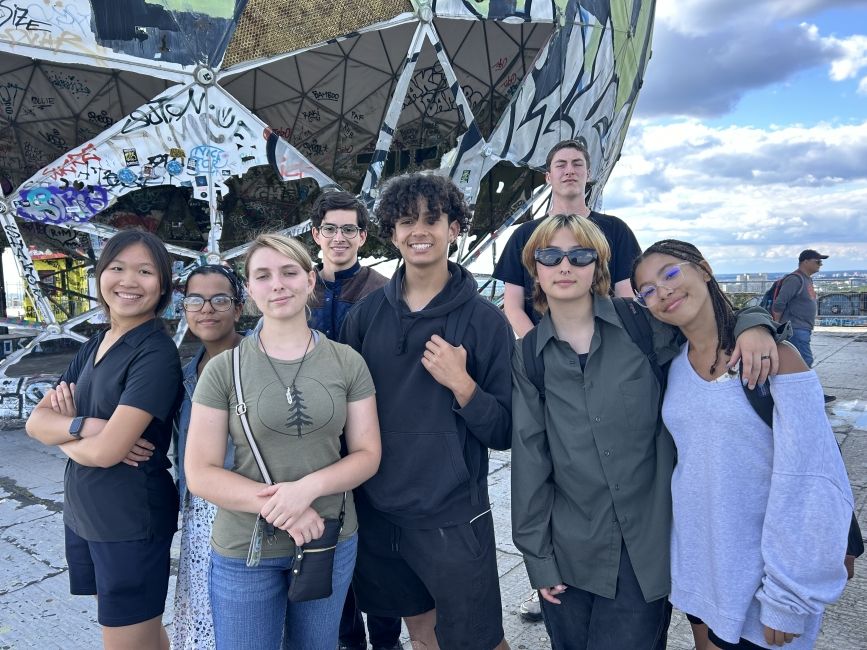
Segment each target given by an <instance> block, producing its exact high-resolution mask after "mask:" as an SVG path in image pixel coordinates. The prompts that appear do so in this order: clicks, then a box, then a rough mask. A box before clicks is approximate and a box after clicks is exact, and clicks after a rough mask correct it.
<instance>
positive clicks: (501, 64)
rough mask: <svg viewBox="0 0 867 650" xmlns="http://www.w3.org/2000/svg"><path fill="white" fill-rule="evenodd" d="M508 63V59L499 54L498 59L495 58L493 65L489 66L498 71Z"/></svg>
mask: <svg viewBox="0 0 867 650" xmlns="http://www.w3.org/2000/svg"><path fill="white" fill-rule="evenodd" d="M508 64H509V59H507V58H506V57H504V56H501V57H500V58H499V59H497V61H496V62H495V63H494V65H492V66H491V67H492V68H493V69H494V70H498V71H499V70H504V69H505V67H506V66H507V65H508Z"/></svg>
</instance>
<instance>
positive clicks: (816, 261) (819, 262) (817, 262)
mask: <svg viewBox="0 0 867 650" xmlns="http://www.w3.org/2000/svg"><path fill="white" fill-rule="evenodd" d="M813 261H814V262H815V263H816V264H818V265H819V266H822V260H813Z"/></svg>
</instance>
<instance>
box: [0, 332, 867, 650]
mask: <svg viewBox="0 0 867 650" xmlns="http://www.w3.org/2000/svg"><path fill="white" fill-rule="evenodd" d="M813 351H814V354H815V357H816V366H815V367H816V370H817V372H818V373H819V376H820V377H821V379H822V382H823V384H824V386H825V392H826V393H831V394H835V395H836V396H837V401H836V402H833V403H832V404H830V405H829V407H828V415H829V418H830V419H831V423H832V424H833V426H834V431H835V433H836V434H837V439H838V441H839V442H840V444H841V446H842V449H843V454H844V457H845V459H846V465H847V467H848V470H849V477H850V479H851V482H852V488H853V490H854V492H855V499H856V508H857V513H858V517H859V520H860V521H861V525H862V528H864V529H865V530H867V506H865V502H867V382H865V377H867V330H865V329H860V330H855V329H852V328H826V329H821V330H819V331H818V332H817V333H816V334H815V335H814V339H813ZM7 424H8V425H9V426H10V427H17V428H7V430H2V431H0V650H2V649H5V648H21V649H30V648H40V649H45V650H47V649H49V648H63V649H64V650H70V649H78V648H82V649H86V648H98V647H101V642H100V634H99V627H98V625H97V623H96V607H95V603H94V601H93V599H91V598H86V597H80V596H77V597H73V596H70V595H69V593H68V580H67V576H66V563H65V560H64V553H63V523H62V514H61V509H62V505H63V467H64V459H65V457H64V456H63V455H62V454H61V453H60V452H58V451H56V450H55V449H53V448H46V447H43V446H42V445H40V444H38V443H35V442H34V441H32V440H30V439H29V438H27V437H26V435H25V434H24V433H23V431H22V430H21V429H20V423H17V424H15V423H7ZM509 476H510V456H509V453H508V452H493V453H492V455H491V473H490V477H489V484H490V491H491V499H492V501H493V508H494V514H495V521H496V528H497V556H498V561H499V568H500V585H501V589H502V596H503V619H504V624H505V629H506V638H507V639H508V641H509V643H510V644H511V646H512V648H513V650H544V649H545V648H550V644H549V641H548V638H547V636H546V634H545V627H544V625H543V624H541V623H537V624H526V623H523V622H522V621H521V619H520V617H519V615H518V607H519V606H520V603H521V601H522V600H523V599H524V598H525V597H526V596H527V594H528V593H529V591H530V588H529V584H528V582H527V575H526V572H525V571H524V566H523V562H522V561H521V556H520V554H519V553H518V551H517V549H516V548H515V547H514V545H513V544H512V540H511V527H510V522H509ZM177 537H178V536H176V543H175V548H174V551H173V554H174V557H175V558H177ZM175 563H176V561H175ZM173 590H174V578H172V584H171V585H170V594H169V598H168V602H167V608H166V614H165V617H164V621H165V623H166V624H167V625H171V621H172V603H173ZM404 640H406V637H405V636H404ZM404 647H405V648H409V643H408V642H406V643H405V644H404ZM816 647H817V648H819V649H820V650H864V649H865V648H867V560H865V559H862V560H860V561H859V562H858V563H857V575H856V577H855V579H854V580H852V581H850V582H849V584H848V585H847V587H846V591H845V592H844V594H843V597H842V598H841V600H840V601H839V602H838V603H837V604H836V605H834V606H832V607H831V608H830V609H829V610H828V612H827V614H826V617H825V624H824V627H823V631H822V635H821V637H820V639H819V642H818V644H817V646H816ZM668 648H669V649H671V650H689V649H691V648H693V644H692V635H691V633H690V630H689V625H688V624H687V622H686V620H685V619H684V618H683V616H682V615H681V614H679V613H675V617H674V619H673V621H672V626H671V629H670V632H669V642H668ZM299 650H303V649H299ZM624 650H628V649H624Z"/></svg>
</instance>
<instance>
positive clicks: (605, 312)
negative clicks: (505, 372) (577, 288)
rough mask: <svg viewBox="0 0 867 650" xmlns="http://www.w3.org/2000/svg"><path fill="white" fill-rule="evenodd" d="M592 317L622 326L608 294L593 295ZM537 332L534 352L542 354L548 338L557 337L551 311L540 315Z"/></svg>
mask: <svg viewBox="0 0 867 650" xmlns="http://www.w3.org/2000/svg"><path fill="white" fill-rule="evenodd" d="M593 318H594V319H597V318H598V319H599V320H604V321H605V322H607V323H611V324H612V325H614V326H616V327H620V328H622V327H623V323H621V322H620V318H619V317H618V316H617V310H616V309H615V308H614V303H613V302H611V298H609V297H608V296H598V295H596V294H594V295H593ZM536 330H537V331H538V334H537V335H536V354H542V350H543V349H544V347H545V345H546V344H547V343H548V341H549V340H551V339H554V338H557V332H556V331H555V330H554V321H553V320H551V312H550V311H546V312H545V315H544V316H542V320H540V321H539V324H538V325H536Z"/></svg>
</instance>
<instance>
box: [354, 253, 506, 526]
mask: <svg viewBox="0 0 867 650" xmlns="http://www.w3.org/2000/svg"><path fill="white" fill-rule="evenodd" d="M404 271H405V269H404V268H403V267H401V268H400V269H398V271H397V273H395V274H394V277H392V279H391V280H390V281H389V283H388V284H387V285H386V286H384V287H382V288H381V289H377V290H376V291H374V292H373V293H371V294H370V295H368V296H367V297H366V298H364V299H363V300H362V301H361V302H359V303H357V304H356V305H355V306H354V307H353V308H352V310H351V311H350V312H349V314H348V315H347V316H346V320H345V321H344V324H343V329H342V331H341V337H340V339H341V341H343V342H345V343H347V344H349V345H351V346H352V347H353V348H355V349H356V350H357V351H358V352H360V353H361V355H362V356H363V357H364V360H365V361H366V362H367V366H368V368H370V373H371V375H372V376H373V382H374V384H375V385H376V403H377V409H378V411H379V426H380V430H381V432H382V462H381V463H380V465H379V471H378V472H377V474H376V475H375V476H374V477H373V478H371V479H370V480H368V481H367V482H366V483H364V484H363V485H362V486H361V492H362V495H363V498H366V499H367V501H368V502H369V503H370V504H371V505H372V506H373V507H374V508H376V509H377V510H379V511H380V512H382V513H383V514H384V515H385V516H386V517H387V518H388V519H390V520H391V521H393V522H394V523H395V524H398V525H400V526H405V527H407V528H420V529H427V528H439V527H445V526H453V525H455V524H459V523H465V522H468V521H469V520H470V519H472V518H473V517H475V516H476V515H478V514H480V513H482V512H484V511H485V510H487V509H488V508H489V507H490V505H489V502H488V481H487V479H488V453H487V452H488V448H493V449H508V448H509V447H510V446H511V440H512V422H511V410H512V377H511V354H512V349H513V348H514V342H515V338H514V336H513V334H512V329H511V327H509V323H508V321H506V318H505V316H503V314H502V312H500V310H499V309H498V308H497V307H496V306H495V305H493V304H492V303H491V302H490V301H488V300H486V299H485V298H482V297H481V296H480V295H479V294H478V287H477V285H476V281H475V279H474V278H473V276H472V275H471V274H470V273H469V272H468V271H467V270H466V269H464V268H463V267H461V266H458V265H457V264H453V263H451V262H449V272H450V274H451V277H450V278H449V280H448V282H447V283H446V286H445V287H444V288H443V290H442V291H441V292H440V293H439V294H437V296H436V297H435V298H434V299H433V300H431V302H430V303H429V304H428V305H427V306H426V307H425V308H424V309H422V310H420V311H417V312H411V311H410V310H409V309H408V307H407V306H406V303H404V301H403V298H402V295H401V290H400V288H401V286H402V282H403V277H404ZM434 334H439V335H440V336H442V337H443V338H444V339H445V340H446V341H448V342H449V343H450V344H451V345H455V346H457V345H463V346H464V348H465V349H466V351H467V372H468V373H469V374H470V376H471V377H472V378H473V379H474V380H475V382H476V392H475V393H473V396H472V398H470V401H469V402H468V403H467V405H466V406H465V407H464V408H461V407H460V405H459V404H458V403H457V401H456V400H455V398H454V395H453V394H452V392H451V391H450V390H449V389H448V388H445V387H444V386H442V385H440V384H439V383H437V381H436V380H435V379H434V378H433V377H432V376H431V375H430V373H429V372H428V371H427V370H426V369H425V367H424V366H423V365H422V363H421V358H422V354H423V353H424V350H425V344H426V343H427V341H428V340H430V338H431V336H433V335H434Z"/></svg>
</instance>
